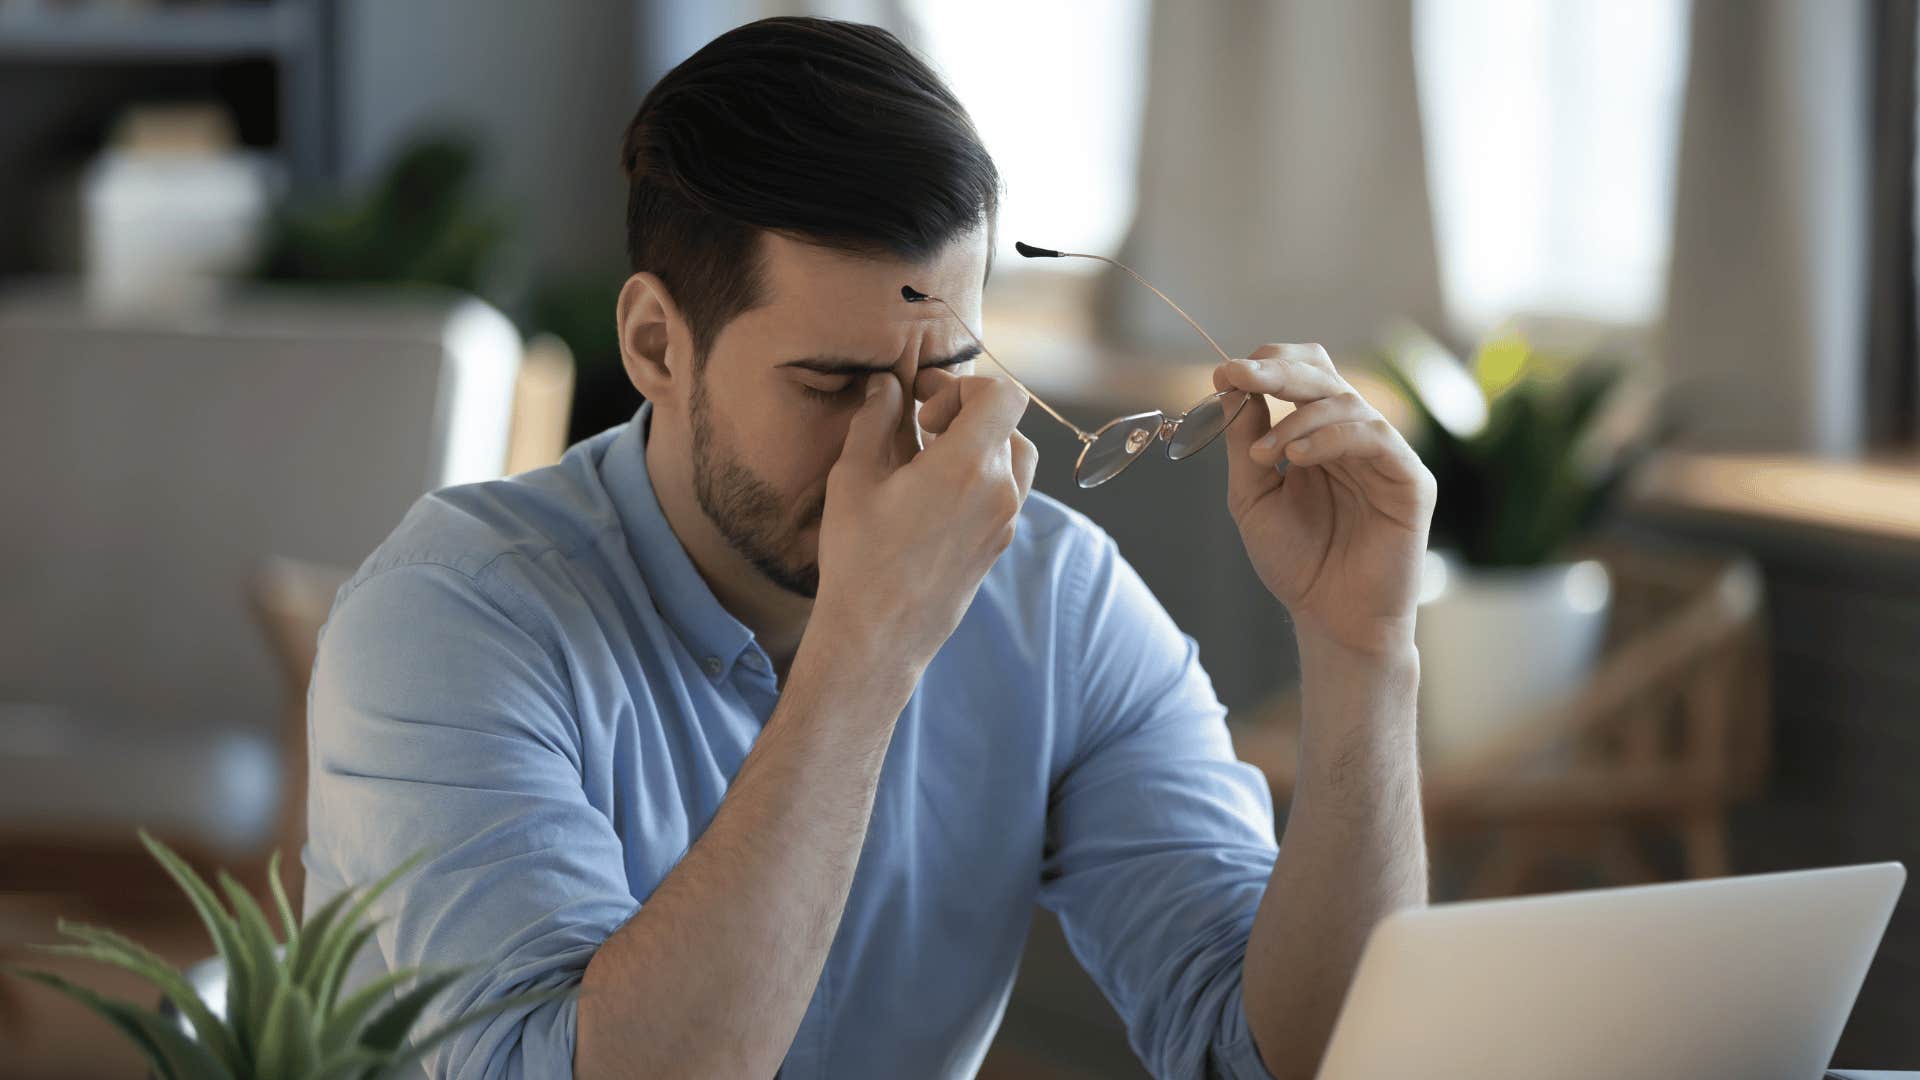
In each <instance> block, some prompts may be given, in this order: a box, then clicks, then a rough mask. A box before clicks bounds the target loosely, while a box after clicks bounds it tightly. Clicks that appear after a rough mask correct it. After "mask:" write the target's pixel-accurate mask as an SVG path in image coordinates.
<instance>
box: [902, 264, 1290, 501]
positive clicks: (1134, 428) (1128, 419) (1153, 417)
mask: <svg viewBox="0 0 1920 1080" xmlns="http://www.w3.org/2000/svg"><path fill="white" fill-rule="evenodd" d="M1013 247H1014V250H1015V251H1018V252H1019V253H1020V254H1021V255H1023V256H1025V257H1027V258H1029V259H1097V260H1099V261H1100V262H1103V263H1106V264H1107V265H1109V266H1113V267H1117V268H1119V269H1120V270H1121V271H1122V272H1124V273H1125V274H1126V275H1127V276H1128V277H1130V278H1132V279H1133V280H1135V281H1137V282H1139V283H1140V284H1142V285H1145V286H1146V287H1147V289H1148V290H1149V291H1150V292H1152V293H1153V295H1155V296H1157V297H1159V298H1160V299H1161V300H1163V301H1165V302H1166V305H1167V306H1168V307H1170V308H1172V309H1173V310H1174V313H1175V314H1177V315H1179V316H1180V317H1181V318H1182V319H1185V320H1186V323H1187V325H1188V326H1191V327H1193V329H1194V330H1195V331H1196V332H1197V333H1199V335H1200V336H1201V337H1202V338H1205V339H1206V342H1207V344H1208V346H1210V347H1211V348H1212V349H1213V351H1214V353H1215V354H1216V355H1218V356H1219V357H1220V359H1221V361H1222V362H1228V361H1231V360H1232V359H1233V358H1232V357H1230V356H1228V355H1227V351H1226V350H1225V349H1222V348H1221V347H1220V343H1219V342H1217V341H1215V340H1213V335H1211V334H1209V333H1207V332H1206V330H1204V329H1202V328H1201V326H1200V324H1199V323H1197V322H1195V321H1194V320H1193V316H1191V315H1188V314H1187V313H1186V312H1185V311H1183V310H1181V307H1180V305H1179V304H1176V303H1174V302H1173V298H1172V297H1170V296H1168V295H1167V294H1166V293H1163V292H1161V291H1160V290H1159V289H1157V288H1154V286H1153V283H1152V282H1150V281H1148V280H1147V279H1146V278H1143V277H1141V276H1140V275H1139V274H1137V273H1135V272H1134V271H1133V268H1132V267H1130V266H1128V265H1126V264H1125V263H1123V262H1121V261H1119V260H1118V259H1109V258H1107V257H1106V256H1105V255H1089V254H1085V253H1082V252H1077V251H1055V250H1053V249H1051V248H1042V247H1034V246H1033V245H1032V244H1025V243H1020V242H1018V241H1016V242H1015V243H1014V245H1013ZM900 295H901V296H902V297H904V298H905V299H906V301H907V302H908V303H910V304H939V305H940V306H941V307H942V308H945V309H946V312H947V315H948V316H949V317H951V318H952V319H953V321H954V322H957V323H959V324H960V328H961V329H962V330H965V331H966V332H967V336H968V337H970V338H972V339H973V342H974V344H975V345H978V346H979V347H980V353H981V355H983V356H985V357H986V358H987V359H989V360H991V361H993V363H994V366H995V367H997V368H999V369H1000V371H1001V373H1002V374H1004V375H1005V376H1006V377H1007V378H1008V379H1009V380H1011V381H1012V383H1013V384H1014V385H1015V386H1018V387H1019V388H1020V389H1021V390H1022V391H1024V392H1025V393H1026V395H1027V397H1028V399H1030V400H1031V401H1032V402H1033V403H1034V404H1035V405H1038V406H1040V409H1041V411H1042V412H1044V413H1046V414H1047V415H1048V416H1051V417H1053V418H1054V419H1055V420H1057V421H1059V422H1060V424H1061V425H1062V426H1064V427H1065V428H1066V429H1067V430H1068V431H1071V432H1073V436H1074V438H1076V439H1079V440H1080V456H1079V457H1077V458H1075V459H1074V462H1073V481H1074V483H1075V484H1077V485H1079V486H1080V487H1081V488H1083V489H1091V488H1096V487H1099V486H1100V485H1101V484H1104V483H1106V482H1107V481H1109V480H1112V479H1113V478H1114V477H1116V476H1119V475H1120V474H1121V473H1123V472H1126V471H1127V470H1128V469H1130V468H1132V467H1133V463H1134V462H1136V461H1139V460H1140V459H1141V458H1143V457H1145V456H1146V451H1147V448H1148V447H1150V446H1152V445H1153V444H1154V443H1155V442H1160V443H1164V444H1166V447H1167V460H1168V461H1185V460H1186V459H1188V458H1190V457H1192V456H1194V455H1195V454H1198V453H1199V452H1200V451H1202V450H1204V449H1206V448H1207V447H1208V446H1210V445H1212V444H1213V441H1214V440H1215V439H1218V438H1219V437H1220V436H1221V435H1222V434H1223V433H1224V432H1225V431H1226V430H1227V428H1228V427H1230V426H1232V424H1233V422H1234V420H1235V419H1237V418H1238V417H1239V415H1240V410H1241V409H1244V408H1246V407H1247V402H1248V401H1249V400H1251V398H1252V395H1251V394H1248V393H1247V392H1246V391H1245V390H1219V391H1216V392H1214V393H1211V394H1208V395H1207V396H1206V397H1204V398H1201V399H1200V400H1199V401H1196V402H1194V403H1193V405H1191V406H1190V407H1188V408H1187V409H1186V410H1185V411H1183V412H1179V413H1168V412H1166V411H1165V410H1161V409H1156V410H1153V411H1152V412H1141V413H1131V414H1129V415H1126V416H1116V417H1114V418H1113V419H1112V420H1109V421H1107V422H1106V423H1104V424H1101V425H1100V426H1099V427H1097V428H1095V429H1093V430H1092V431H1087V430H1085V429H1083V428H1081V427H1080V426H1079V425H1078V424H1075V423H1074V422H1073V421H1071V420H1069V419H1067V418H1066V417H1064V416H1062V415H1060V412H1059V410H1057V409H1055V408H1054V407H1053V406H1051V405H1049V404H1047V403H1046V401H1045V399H1043V398H1041V396H1040V395H1039V394H1036V393H1034V392H1033V390H1032V389H1031V388H1029V387H1028V386H1027V384H1025V383H1023V382H1021V381H1020V377H1019V376H1017V375H1015V374H1014V373H1013V372H1012V371H1010V370H1008V368H1007V365H1006V364H1005V363H1002V362H1001V360H1000V358H999V357H997V356H995V355H993V350H991V349H989V348H987V343H986V342H985V341H982V340H981V339H980V335H979V334H976V333H974V332H973V327H971V326H968V325H967V320H965V319H963V318H961V317H960V313H959V312H957V311H955V310H953V305H952V304H949V303H947V302H946V301H945V300H942V299H941V298H940V297H938V296H931V295H929V294H927V293H923V292H921V291H920V290H918V289H916V288H914V287H913V286H911V285H902V286H900ZM1233 398H1238V399H1239V400H1237V401H1231V400H1229V399H1233ZM1216 402H1218V403H1220V411H1221V413H1222V414H1223V415H1224V416H1225V417H1226V419H1225V420H1224V421H1223V422H1222V423H1221V424H1220V430H1219V431H1216V432H1214V433H1213V434H1211V435H1208V436H1207V437H1206V438H1205V439H1202V440H1201V441H1200V442H1199V443H1198V444H1197V445H1194V446H1192V447H1190V448H1187V449H1186V450H1184V451H1180V452H1176V450H1175V447H1174V433H1175V432H1177V431H1179V430H1180V425H1181V424H1183V423H1185V422H1186V420H1187V418H1188V417H1190V416H1192V415H1193V414H1194V413H1196V412H1199V411H1200V410H1201V409H1205V408H1207V407H1209V406H1212V405H1213V404H1215V403H1216ZM1117 427H1122V428H1124V429H1125V430H1126V432H1127V434H1126V437H1125V442H1124V444H1123V445H1122V446H1121V447H1120V452H1121V453H1123V454H1124V455H1125V460H1124V461H1123V462H1122V463H1121V464H1120V466H1119V467H1118V468H1116V469H1114V470H1113V471H1112V472H1110V473H1108V474H1106V475H1105V476H1102V477H1099V478H1098V479H1096V480H1094V481H1092V482H1091V483H1089V482H1088V481H1087V480H1086V478H1085V476H1084V475H1083V473H1082V470H1083V469H1084V468H1085V467H1086V463H1087V455H1088V454H1089V453H1090V452H1091V451H1092V450H1093V447H1094V444H1095V443H1097V442H1099V441H1100V439H1101V437H1102V436H1104V435H1106V434H1107V433H1108V432H1111V431H1113V430H1114V429H1115V428H1117Z"/></svg>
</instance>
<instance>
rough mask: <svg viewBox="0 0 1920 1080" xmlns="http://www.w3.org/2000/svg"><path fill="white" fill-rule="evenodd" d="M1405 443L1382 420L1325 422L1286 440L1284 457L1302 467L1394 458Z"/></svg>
mask: <svg viewBox="0 0 1920 1080" xmlns="http://www.w3.org/2000/svg"><path fill="white" fill-rule="evenodd" d="M1405 445H1406V444H1405V441H1404V440H1402V439H1401V438H1400V433H1399V432H1397V431H1395V430H1394V429H1393V425H1392V424H1389V423H1387V422H1386V421H1385V420H1382V419H1379V418H1375V419H1372V420H1350V421H1347V422H1346V423H1342V424H1328V425H1327V426H1326V427H1323V428H1320V429H1318V430H1316V431H1315V432H1314V433H1313V434H1312V435H1309V436H1306V437H1304V438H1299V439H1295V440H1293V441H1292V442H1290V443H1288V444H1287V460H1289V461H1291V462H1293V463H1294V464H1295V465H1301V466H1306V465H1327V464H1330V463H1332V462H1334V461H1339V460H1343V459H1356V460H1376V461H1377V460H1379V459H1382V458H1392V457H1397V456H1398V455H1399V454H1400V453H1401V451H1402V450H1403V449H1404V448H1405ZM1408 452H1409V453H1410V452H1411V451H1408Z"/></svg>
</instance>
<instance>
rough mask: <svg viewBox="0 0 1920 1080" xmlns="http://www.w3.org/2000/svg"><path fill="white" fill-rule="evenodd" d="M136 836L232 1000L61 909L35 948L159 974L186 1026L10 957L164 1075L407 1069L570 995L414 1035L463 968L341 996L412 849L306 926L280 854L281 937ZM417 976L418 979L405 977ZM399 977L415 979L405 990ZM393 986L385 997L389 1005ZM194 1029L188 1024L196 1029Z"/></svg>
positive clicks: (517, 1001)
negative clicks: (221, 1003)
mask: <svg viewBox="0 0 1920 1080" xmlns="http://www.w3.org/2000/svg"><path fill="white" fill-rule="evenodd" d="M140 842H141V843H142V844H145V845H146V848H147V850H148V851H149V852H151V853H152V855H153V857H154V858H155V859H157V860H159V862H160V865H161V866H162V867H164V868H165V869H166V872H167V874H168V876H170V877H171V878H173V880H174V883H175V884H177V885H178V886H179V887H180V889H181V891H183V892H185V893H186V894H187V898H188V899H189V900H190V901H191V902H192V903H193V907H194V910H195V911H196V912H197V913H198V914H199V916H200V920H201V921H202V922H203V923H205V924H206V927H207V934H208V936H210V937H211V938H212V939H213V944H214V948H215V949H216V950H218V952H219V954H220V959H221V960H222V961H223V962H224V963H225V965H226V970H227V998H226V1008H225V1010H224V1012H223V1013H220V1014H216V1013H215V1012H214V1010H213V1009H211V1008H210V1007H208V1006H207V1005H206V1003H204V1002H203V1001H201V999H200V996H199V995H198V994H197V993H195V991H194V988H193V986H192V984H191V983H189V982H188V981H187V978H186V976H185V975H183V974H182V973H181V972H179V971H177V970H175V969H174V968H172V967H171V966H169V965H168V964H167V963H166V962H165V961H163V960H161V959H160V958H159V957H158V956H156V955H155V954H154V953H153V952H152V951H151V950H149V949H147V948H145V947H144V946H142V945H140V944H138V943H136V942H134V941H132V940H130V939H128V938H126V937H124V936H122V935H120V934H117V933H114V932H113V931H111V930H103V929H100V928H97V927H92V926H85V925H82V924H79V923H71V922H68V921H66V920H65V919H62V920H61V921H60V924H59V928H60V932H61V933H62V934H64V935H66V936H67V937H70V938H73V939H75V943H74V944H62V945H42V946H37V947H36V948H37V949H38V950H39V951H41V952H45V953H50V954H53V955H57V956H70V957H79V958H82V959H87V960H95V961H99V962H101V963H105V964H112V965H113V966H115V967H119V968H124V969H126V970H128V971H131V972H133V973H134V974H136V975H138V976H140V977H141V978H143V979H145V980H147V981H148V982H150V983H152V984H153V986H154V987H155V988H156V989H157V990H158V991H159V992H160V994H161V995H162V996H163V997H164V998H165V999H166V1000H167V1001H168V1002H170V1003H171V1004H172V1005H173V1007H174V1008H175V1009H177V1010H178V1011H179V1013H180V1015H181V1016H182V1017H184V1018H185V1020H186V1021H187V1023H186V1025H185V1027H183V1026H182V1025H180V1024H178V1023H176V1022H175V1021H174V1020H172V1019H170V1018H168V1017H166V1016H163V1015H161V1014H160V1013H159V1012H158V1011H156V1010H154V1009H150V1008H147V1007H146V1006H143V1005H137V1004H134V1003H132V1002H128V1001H123V1000H119V999H115V998H109V997H106V996H104V995H102V994H99V993H96V992H94V991H93V990H90V989H88V988H86V987H84V986H81V985H78V984H77V983H74V982H71V981H69V980H67V979H64V978H61V977H60V976H58V975H54V974H52V973H50V972H44V971H35V970H31V969H27V968H21V967H17V966H14V965H7V966H6V970H8V971H10V972H12V973H13V974H16V975H19V976H21V977H23V978H27V979H31V980H33V981H35V982H38V983H42V984H44V985H46V986H50V987H52V988H53V989H55V990H58V991H59V992H61V993H63V994H65V995H67V996H68V997H70V998H73V999H75V1000H77V1001H79V1002H80V1003H82V1004H83V1005H86V1006H87V1007H88V1008H89V1009H91V1010H93V1012H95V1013H96V1014H98V1015H99V1016H101V1017H103V1018H104V1019H105V1020H106V1021H107V1022H108V1023H109V1024H111V1025H113V1027H114V1028H115V1029H116V1030H117V1031H119V1032H120V1034H121V1035H123V1036H125V1037H126V1038H127V1040H128V1041H129V1042H131V1043H133V1044H134V1045H135V1046H136V1047H138V1048H139V1050H140V1051H141V1053H143V1054H144V1055H146V1058H147V1060H148V1062H149V1063H151V1065H152V1066H153V1069H154V1071H155V1072H156V1073H157V1074H158V1075H159V1076H160V1077H162V1080H256V1078H257V1080H373V1078H379V1080H387V1078H391V1077H396V1076H399V1075H402V1074H403V1072H404V1070H406V1069H408V1068H410V1067H411V1066H413V1065H414V1064H415V1063H416V1062H418V1061H419V1060H420V1058H421V1057H423V1056H425V1055H426V1054H427V1053H428V1052H429V1051H431V1050H432V1049H433V1048H434V1047H436V1046H438V1045H439V1044H440V1043H441V1042H443V1041H445V1040H446V1039H447V1038H449V1037H451V1036H452V1035H454V1034H455V1033H457V1032H459V1031H461V1030H462V1029H464V1028H466V1027H468V1026H470V1025H473V1024H477V1023H480V1022H481V1021H483V1020H486V1019H488V1018H490V1017H492V1016H495V1015H497V1014H499V1013H502V1012H506V1011H508V1010H511V1009H519V1008H525V1007H527V1006H529V1005H534V1004H539V1003H541V1002H544V1001H551V1000H557V999H560V998H564V997H567V996H570V995H571V994H572V993H573V992H574V991H573V990H572V989H564V990H555V991H546V992H540V993H532V994H521V995H517V996H514V997H511V998H506V999H502V1000H499V1001H495V1002H492V1003H490V1004H488V1005H485V1006H482V1007H481V1008H478V1009H475V1010H472V1011H470V1012H468V1013H467V1014H465V1015H464V1016H461V1017H460V1018H459V1019H457V1020H454V1021H452V1022H450V1023H448V1024H446V1025H444V1026H442V1027H440V1028H438V1029H436V1030H434V1031H431V1032H428V1033H427V1034H425V1035H421V1036H418V1037H416V1038H415V1039H414V1040H413V1041H412V1043H411V1044H409V1043H408V1034H409V1032H410V1031H411V1030H412V1028H413V1025H414V1023H415V1021H417V1020H418V1019H419V1018H420V1015H421V1013H422V1012H423V1011H424V1010H425V1009H426V1007H427V1005H428V1004H429V1003H430V1002H431V1001H432V1000H433V999H434V998H435V997H437V996H438V995H439V994H440V993H441V992H442V991H444V990H445V989H446V988H447V987H448V986H449V985H450V984H451V983H452V982H453V981H454V980H455V979H457V978H459V976H460V975H461V974H463V969H458V968H449V969H442V970H432V971H429V970H425V969H420V968H404V969H401V970H399V971H394V972H391V973H389V974H387V975H385V976H382V977H381V978H379V979H376V980H374V981H373V982H371V983H368V984H367V985H366V986H364V987H362V988H360V989H359V990H356V991H354V992H353V993H350V994H345V995H344V996H343V991H344V988H343V986H342V984H343V982H344V981H345V979H346V975H347V971H348V968H349V966H350V965H351V964H352V963H353V958H354V957H355V956H357V955H358V954H359V952H360V950H361V949H362V948H364V947H365V946H366V944H367V942H368V940H369V939H371V938H372V936H373V932H374V930H375V929H376V927H377V925H378V924H377V923H376V922H374V921H372V920H370V919H368V918H367V913H368V912H369V911H370V910H371V909H372V906H373V902H374V901H375V900H376V899H378V898H379V896H380V894H381V893H383V892H385V891H386V890H387V889H388V888H389V887H390V886H392V885H393V883H394V882H395V881H397V880H398V879H399V878H400V876H401V875H402V874H404V873H406V872H407V871H408V870H410V869H412V868H413V866H414V864H415V863H417V862H418V861H419V858H418V856H416V857H415V858H413V859H409V860H407V862H405V863H403V864H402V865H401V866H399V867H398V868H396V869H395V870H394V871H393V872H392V873H390V874H388V875H387V876H386V877H384V878H381V879H380V880H379V881H378V882H375V883H374V884H373V885H372V886H370V887H368V888H367V889H366V890H365V891H364V892H362V891H361V890H358V889H344V890H342V891H341V892H340V893H339V894H337V895H335V896H334V897H332V898H330V899H329V900H328V901H327V902H326V904H325V905H323V906H321V907H320V908H319V909H318V910H316V911H315V912H314V913H313V916H312V917H311V918H309V919H308V920H307V921H306V924H305V925H304V926H303V925H301V924H300V922H299V920H298V919H296V918H295V917H294V912H293V906H292V905H291V904H290V903H288V900H287V894H286V890H285V888H284V887H283V886H282V885H281V883H280V856H279V853H277V852H276V853H275V854H274V856H273V859H272V862H271V863H270V864H269V866H268V873H267V876H268V879H269V883H270V886H271V889H272V893H273V902H274V907H275V909H276V913H277V915H278V918H279V923H280V930H281V931H282V932H283V934H284V938H283V940H282V941H278V942H276V941H275V940H274V928H273V926H272V924H271V923H270V922H269V921H268V918H267V914H266V912H265V911H263V910H262V909H261V907H260V905H259V903H257V902H256V901H255V900H254V898H253V896H252V895H251V894H249V893H248V892H247V891H246V889H245V888H243V887H242V886H241V885H240V883H239V882H237V881H235V880H234V879H233V877H232V876H231V875H229V874H227V873H226V872H225V871H221V872H220V874H219V875H218V878H217V881H218V883H219V886H220V890H221V892H223V893H225V894H226V897H227V901H228V903H229V904H230V905H231V910H228V908H226V907H222V906H221V903H220V899H219V897H218V896H217V895H216V894H215V892H214V890H213V889H212V888H210V887H209V886H208V885H207V883H206V881H205V880H203V879H202V878H201V877H200V875H199V874H197V873H195V872H194V871H193V868H192V867H190V866H188V865H187V863H186V861H185V860H184V859H182V858H180V856H179V855H177V854H175V853H174V852H173V851H172V850H171V849H169V848H168V847H167V846H166V845H164V844H162V843H160V842H159V841H157V840H155V839H154V838H153V837H151V836H149V835H147V833H146V831H145V830H141V832H140ZM409 984H411V985H410V986H409ZM403 986H409V988H408V989H406V990H405V991H404V992H401V988H402V987H403ZM389 996H393V1000H392V1001H391V1002H390V1003H387V1004H385V1007H384V1008H383V1007H381V1006H382V1003H383V1002H385V1000H386V999H387V998H388V997H389ZM186 1028H191V1031H192V1034H191V1035H189V1034H188V1033H187V1030H186Z"/></svg>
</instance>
